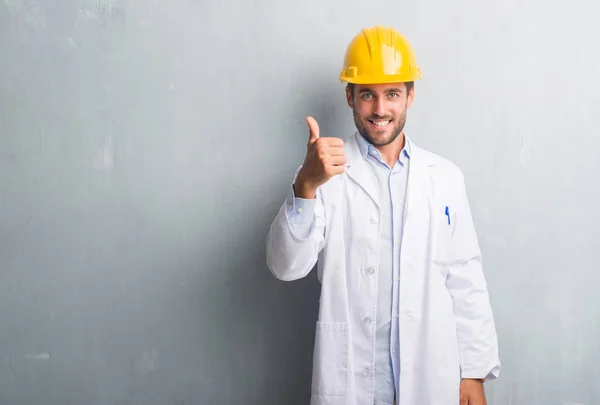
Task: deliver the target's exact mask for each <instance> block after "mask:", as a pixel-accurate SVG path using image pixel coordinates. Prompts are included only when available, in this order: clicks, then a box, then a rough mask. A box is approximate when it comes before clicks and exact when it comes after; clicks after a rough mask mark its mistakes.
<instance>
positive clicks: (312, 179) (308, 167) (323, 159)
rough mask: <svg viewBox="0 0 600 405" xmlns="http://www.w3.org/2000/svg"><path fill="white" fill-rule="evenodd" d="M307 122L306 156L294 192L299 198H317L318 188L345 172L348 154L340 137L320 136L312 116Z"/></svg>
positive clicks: (317, 125)
mask: <svg viewBox="0 0 600 405" xmlns="http://www.w3.org/2000/svg"><path fill="white" fill-rule="evenodd" d="M306 122H307V123H308V128H309V130H310V137H309V138H308V146H307V151H306V158H305V159H304V163H303V165H302V168H301V169H300V171H299V172H298V176H296V182H295V183H294V193H295V194H296V197H299V198H308V199H310V198H315V197H316V194H317V188H319V186H321V185H322V184H325V183H326V182H327V181H328V180H329V179H330V178H332V177H333V176H336V175H338V174H341V173H343V172H344V165H345V164H346V155H345V154H344V141H343V140H342V139H340V138H321V137H319V124H317V121H315V119H314V118H312V117H307V118H306Z"/></svg>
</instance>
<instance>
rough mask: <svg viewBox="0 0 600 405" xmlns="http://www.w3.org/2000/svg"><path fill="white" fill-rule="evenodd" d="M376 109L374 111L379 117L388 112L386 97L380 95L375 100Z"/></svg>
mask: <svg viewBox="0 0 600 405" xmlns="http://www.w3.org/2000/svg"><path fill="white" fill-rule="evenodd" d="M374 109H375V111H373V113H374V114H375V115H377V116H378V117H383V116H384V115H385V113H386V106H385V99H384V98H383V97H379V98H378V99H377V101H376V102H375V106H374Z"/></svg>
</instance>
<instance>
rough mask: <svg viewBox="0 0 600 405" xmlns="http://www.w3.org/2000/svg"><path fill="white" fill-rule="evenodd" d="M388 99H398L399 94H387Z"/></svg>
mask: <svg viewBox="0 0 600 405" xmlns="http://www.w3.org/2000/svg"><path fill="white" fill-rule="evenodd" d="M389 96H390V98H396V97H400V94H398V93H389Z"/></svg>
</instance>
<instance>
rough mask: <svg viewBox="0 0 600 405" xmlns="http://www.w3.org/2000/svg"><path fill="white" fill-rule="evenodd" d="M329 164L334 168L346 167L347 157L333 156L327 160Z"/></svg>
mask: <svg viewBox="0 0 600 405" xmlns="http://www.w3.org/2000/svg"><path fill="white" fill-rule="evenodd" d="M327 164H329V165H332V166H340V165H345V164H346V157H345V156H331V157H330V158H329V159H327Z"/></svg>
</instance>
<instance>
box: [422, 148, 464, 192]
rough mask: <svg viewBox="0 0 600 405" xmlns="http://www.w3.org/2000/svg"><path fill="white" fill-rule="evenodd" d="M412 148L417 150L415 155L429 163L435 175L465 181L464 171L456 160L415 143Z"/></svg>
mask: <svg viewBox="0 0 600 405" xmlns="http://www.w3.org/2000/svg"><path fill="white" fill-rule="evenodd" d="M412 148H413V149H414V150H415V151H416V152H417V153H416V154H415V156H416V157H417V158H418V159H422V160H423V161H424V162H425V163H427V164H428V166H430V168H431V170H432V171H433V173H434V175H435V176H441V177H444V178H446V179H447V180H453V181H456V182H458V183H462V182H464V174H463V171H462V170H461V168H460V167H459V166H458V165H457V164H456V163H455V162H454V161H452V160H450V159H449V158H447V157H444V156H442V155H440V154H437V153H434V152H432V151H430V150H427V149H423V148H421V147H419V146H416V145H414V144H413V145H412Z"/></svg>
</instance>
